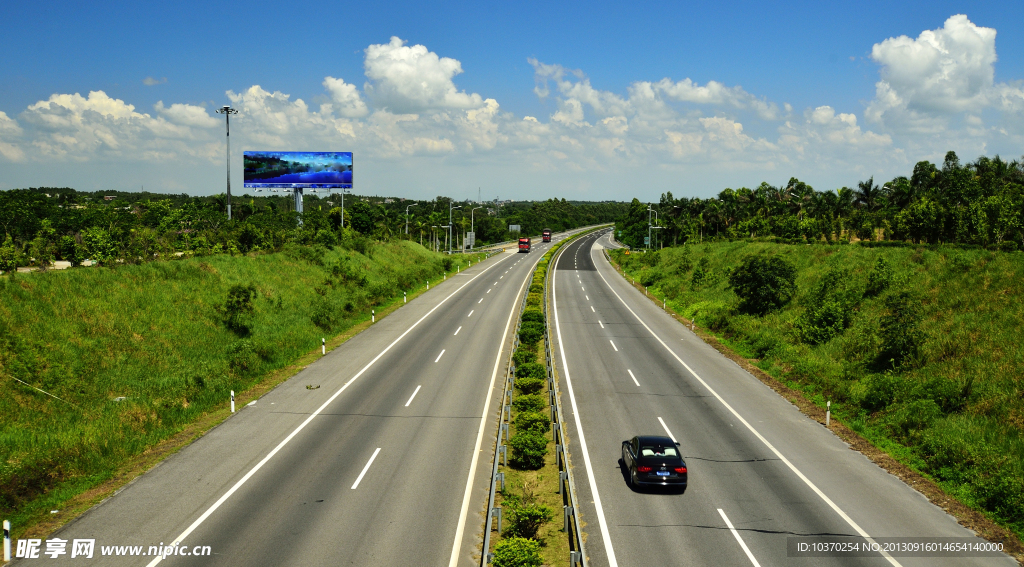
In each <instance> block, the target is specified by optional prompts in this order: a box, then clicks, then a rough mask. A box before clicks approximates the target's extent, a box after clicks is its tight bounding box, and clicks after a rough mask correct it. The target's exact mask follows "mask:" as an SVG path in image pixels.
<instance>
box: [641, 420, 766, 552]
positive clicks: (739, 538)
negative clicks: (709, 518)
mask: <svg viewBox="0 0 1024 567" xmlns="http://www.w3.org/2000/svg"><path fill="white" fill-rule="evenodd" d="M658 419H661V418H658ZM718 513H719V514H721V515H722V519H723V520H725V525H727V526H729V531H730V532H732V535H733V536H734V537H735V538H736V541H737V542H739V544H740V547H742V548H743V552H744V553H746V554H747V559H750V562H751V563H753V564H754V567H761V564H760V563H758V562H757V559H754V554H753V553H751V552H750V548H749V547H747V544H746V543H743V538H741V537H740V532H738V531H736V528H734V527H733V526H732V522H730V521H729V517H728V516H726V515H725V511H724V510H722V509H721V508H719V509H718Z"/></svg>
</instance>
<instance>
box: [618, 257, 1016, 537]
mask: <svg viewBox="0 0 1024 567" xmlns="http://www.w3.org/2000/svg"><path fill="white" fill-rule="evenodd" d="M754 253H769V254H779V255H782V256H784V257H785V258H787V259H788V260H790V261H791V262H792V263H793V264H795V265H796V266H797V268H798V278H797V284H798V286H799V290H800V291H799V292H798V294H797V297H796V299H795V300H794V301H793V302H792V303H791V304H789V305H788V306H786V307H785V308H783V309H782V310H780V311H778V312H775V313H772V314H770V315H767V316H765V317H763V318H762V317H754V316H749V315H742V314H738V313H736V311H735V306H736V304H737V303H738V298H737V297H736V295H735V294H734V293H733V292H732V291H730V290H729V289H727V282H726V279H727V275H726V271H727V270H728V269H729V268H731V267H734V266H736V265H737V264H738V263H739V261H740V259H741V258H742V257H743V256H744V255H746V254H754ZM613 254H614V256H615V258H616V259H617V260H618V261H620V262H622V263H623V264H624V267H625V268H626V273H627V274H628V275H629V276H630V277H636V278H637V281H638V282H640V281H642V282H644V283H646V284H649V285H650V286H651V288H650V291H651V293H652V294H655V295H657V296H658V297H664V296H667V297H668V303H669V306H670V307H671V308H673V309H674V310H676V311H677V312H679V313H680V314H682V315H683V316H685V317H688V318H694V319H696V321H697V322H698V324H703V325H704V326H708V327H711V328H712V329H713V330H715V331H716V332H717V333H719V334H720V335H722V336H723V337H724V338H725V340H726V341H727V343H728V344H730V346H732V347H733V348H734V349H736V350H738V351H739V353H740V354H742V355H743V356H746V357H748V358H752V359H756V360H757V365H758V366H759V367H760V368H762V369H763V370H765V371H767V372H768V373H769V374H771V375H773V376H775V377H776V378H779V379H781V380H782V381H783V382H785V383H786V384H787V385H789V386H791V387H794V388H797V389H799V390H802V391H803V392H804V393H805V394H806V395H808V397H810V398H811V399H812V400H814V401H815V402H816V403H818V404H819V405H821V406H824V403H825V401H826V400H831V401H832V410H833V415H836V416H838V417H839V418H840V419H842V420H844V421H845V422H846V423H847V424H848V425H850V426H851V427H852V428H853V429H854V430H855V431H858V432H859V433H861V434H863V435H865V436H866V437H868V438H869V439H871V440H872V441H873V442H874V443H876V445H878V446H880V447H882V448H883V449H885V450H886V451H888V452H890V453H891V454H893V455H894V456H895V457H897V458H898V459H899V460H901V461H903V462H904V463H906V464H909V465H910V466H912V467H913V468H915V469H917V470H919V471H921V472H923V473H925V474H926V475H928V476H930V477H931V478H933V479H935V480H937V481H938V482H939V484H940V485H941V486H942V487H943V488H944V489H945V490H946V491H947V492H948V493H951V494H952V495H954V496H955V497H957V498H958V499H960V500H961V501H963V502H965V503H967V504H968V505H971V506H973V507H976V508H978V509H981V510H982V511H984V512H985V513H986V514H987V515H989V516H990V517H992V518H994V519H996V520H997V521H998V522H999V523H1001V524H1003V525H1005V526H1007V527H1010V528H1011V529H1013V530H1014V531H1015V532H1016V533H1017V534H1018V535H1021V534H1024V480H1022V479H1024V435H1022V434H1024V400H1022V396H1021V394H1022V393H1024V392H1022V390H1024V381H1022V379H1021V375H1020V373H1019V371H1018V368H1019V367H1020V365H1021V362H1022V359H1024V347H1022V346H1021V344H1020V341H1019V338H1018V337H1019V334H1020V327H1021V324H1022V322H1024V303H1022V295H1021V293H1022V291H1024V281H1022V276H1024V262H1022V261H1024V254H1021V253H999V252H989V251H981V250H959V249H948V250H944V249H938V250H935V249H927V248H919V249H913V248H866V247H861V246H855V245H854V246H822V245H813V246H807V245H779V244H768V243H751V242H730V243H725V242H723V243H715V244H710V245H695V246H685V247H680V248H675V249H666V250H662V251H661V252H660V253H658V254H657V256H655V255H654V254H648V255H644V254H637V253H634V254H631V255H630V256H625V255H623V254H622V252H621V251H620V252H615V253H613ZM687 256H688V259H687ZM880 256H881V257H884V258H885V259H886V260H887V261H888V262H889V263H890V264H891V265H892V266H893V267H894V268H895V272H896V278H895V280H896V283H895V284H894V286H893V288H892V290H893V291H895V290H898V289H909V290H912V291H914V292H916V293H917V294H918V296H919V297H920V299H921V304H922V307H923V309H924V320H923V322H922V324H921V329H922V330H923V331H924V333H925V337H926V338H925V341H924V345H923V349H922V352H923V360H922V361H921V362H920V363H919V364H917V365H916V366H915V367H914V368H911V369H908V370H904V371H902V372H886V371H885V370H884V369H883V368H884V363H882V364H880V363H879V361H878V360H877V355H878V352H879V350H880V347H881V340H880V338H879V334H878V328H879V319H880V317H881V316H882V315H883V313H884V307H883V301H884V299H885V295H886V294H884V293H883V294H882V295H880V296H878V297H871V298H868V297H864V298H861V299H860V300H859V302H858V303H857V306H856V308H855V311H854V313H853V317H852V321H851V324H850V326H849V327H848V328H847V329H846V330H845V332H844V333H843V334H842V335H840V336H838V337H836V338H833V339H832V340H831V341H829V342H827V343H825V344H822V345H809V344H805V343H803V342H802V341H801V340H800V338H799V333H798V331H797V328H796V322H797V320H798V317H799V316H800V315H801V313H802V312H803V311H804V304H805V303H806V298H807V294H808V292H809V290H810V289H812V288H813V286H814V285H815V284H816V283H817V282H818V281H819V280H820V279H821V278H822V277H823V275H824V274H825V273H826V272H827V271H829V270H830V269H833V268H839V269H845V270H847V271H848V275H847V278H846V281H847V282H848V283H849V284H850V285H851V286H852V288H853V289H854V290H857V292H858V293H857V296H858V297H859V296H860V293H859V292H862V291H863V290H864V289H865V286H866V282H867V277H868V274H869V272H871V270H872V269H873V267H874V265H875V262H876V259H877V258H878V257H880ZM701 258H707V260H708V263H709V265H710V268H711V270H710V272H711V282H710V283H707V284H704V285H698V286H695V285H694V284H693V268H692V267H688V266H696V265H697V264H698V262H699V261H700V259H701ZM890 293H891V291H890ZM886 385H888V386H890V387H891V388H890V391H892V392H894V395H893V396H891V397H888V398H887V399H886V398H885V396H881V398H883V399H886V401H887V402H888V403H887V404H883V406H882V407H879V404H878V402H877V400H878V399H879V398H880V396H879V393H880V392H882V391H885V389H886V388H885V386H886ZM968 385H970V387H969V389H967V388H965V387H966V386H968ZM964 394H966V395H964ZM958 396H959V399H960V400H961V401H962V402H963V405H962V406H960V407H958V408H955V409H950V405H951V404H950V403H949V401H948V400H950V399H951V398H952V399H953V400H956V399H957V398H958ZM942 400H946V401H945V402H942ZM933 402H939V403H933ZM941 405H945V407H946V409H945V410H944V411H935V409H936V406H941ZM952 405H954V406H955V405H957V404H952Z"/></svg>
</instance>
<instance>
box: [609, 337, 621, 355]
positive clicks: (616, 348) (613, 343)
mask: <svg viewBox="0 0 1024 567" xmlns="http://www.w3.org/2000/svg"><path fill="white" fill-rule="evenodd" d="M608 342H610V343H612V348H613V349H615V352H619V347H617V346H615V342H613V341H612V340H611V339H608Z"/></svg>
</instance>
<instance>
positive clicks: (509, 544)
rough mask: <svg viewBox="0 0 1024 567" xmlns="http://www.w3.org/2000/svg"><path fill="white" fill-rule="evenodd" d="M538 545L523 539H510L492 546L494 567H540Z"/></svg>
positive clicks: (540, 560)
mask: <svg viewBox="0 0 1024 567" xmlns="http://www.w3.org/2000/svg"><path fill="white" fill-rule="evenodd" d="M543 563H544V561H543V560H542V559H541V558H540V544H539V543H537V542H536V541H533V540H532V539H528V538H525V537H510V538H507V539H503V540H501V541H499V542H498V543H497V544H496V545H495V546H494V558H493V559H492V560H491V565H494V567H540V566H541V565H542V564H543Z"/></svg>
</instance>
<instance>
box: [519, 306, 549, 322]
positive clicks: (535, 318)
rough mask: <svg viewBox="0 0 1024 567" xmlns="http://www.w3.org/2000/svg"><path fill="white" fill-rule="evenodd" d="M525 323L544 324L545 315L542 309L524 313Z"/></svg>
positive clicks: (528, 310) (529, 310)
mask: <svg viewBox="0 0 1024 567" xmlns="http://www.w3.org/2000/svg"><path fill="white" fill-rule="evenodd" d="M523 323H541V324H543V323H544V313H543V312H542V311H541V310H540V309H527V310H526V311H523Z"/></svg>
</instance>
